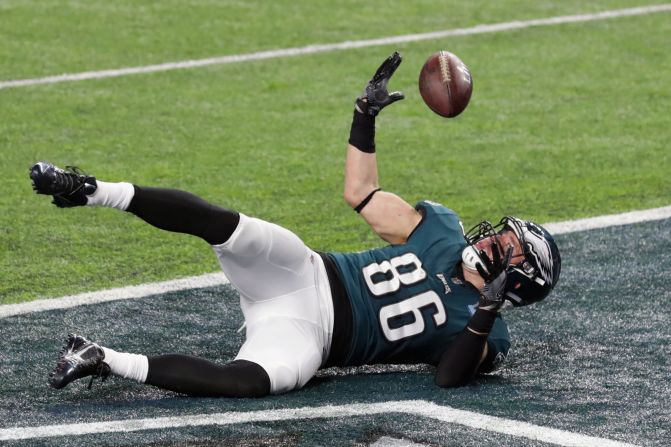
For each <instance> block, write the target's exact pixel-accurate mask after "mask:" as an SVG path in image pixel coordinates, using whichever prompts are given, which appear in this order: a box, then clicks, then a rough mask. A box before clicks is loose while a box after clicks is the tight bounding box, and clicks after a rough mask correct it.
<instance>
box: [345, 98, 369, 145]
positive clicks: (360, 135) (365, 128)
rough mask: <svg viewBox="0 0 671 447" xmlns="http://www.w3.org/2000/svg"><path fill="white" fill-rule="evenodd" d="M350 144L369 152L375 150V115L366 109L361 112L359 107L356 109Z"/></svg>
mask: <svg viewBox="0 0 671 447" xmlns="http://www.w3.org/2000/svg"><path fill="white" fill-rule="evenodd" d="M364 104H365V103H364ZM358 106H359V104H358V101H357V107H358ZM349 144H351V145H352V146H354V147H355V148H357V149H359V150H360V151H361V152H365V153H367V154H372V153H374V152H375V117H374V116H373V115H368V114H367V113H365V111H364V113H361V112H358V111H357V109H355V110H354V116H353V117H352V128H351V129H350V133H349Z"/></svg>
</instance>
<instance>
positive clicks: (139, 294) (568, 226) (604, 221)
mask: <svg viewBox="0 0 671 447" xmlns="http://www.w3.org/2000/svg"><path fill="white" fill-rule="evenodd" d="M668 218H671V206H665V207H662V208H652V209H648V210H641V211H631V212H627V213H621V214H609V215H606V216H599V217H591V218H588V219H578V220H569V221H565V222H553V223H548V224H544V225H543V226H544V227H545V228H546V229H547V230H548V231H549V232H550V233H552V234H565V233H573V232H577V231H586V230H593V229H598V228H606V227H612V226H617V225H630V224H634V223H639V222H648V221H654V220H662V219H668ZM228 283H229V281H228V279H227V278H226V276H224V274H223V273H221V272H219V273H208V274H206V275H200V276H191V277H187V278H182V279H176V280H171V281H162V282H155V283H147V284H140V285H137V286H128V287H120V288H116V289H106V290H99V291H96V292H86V293H80V294H77V295H70V296H63V297H60V298H50V299H42V300H35V301H29V302H26V303H19V304H4V305H0V319H2V318H7V317H11V316H13V315H23V314H28V313H33V312H41V311H45V310H55V309H67V308H71V307H76V306H81V305H87V304H96V303H104V302H107V301H116V300H127V299H133V298H144V297H147V296H150V295H158V294H162V293H167V292H175V291H179V290H188V289H199V288H203V287H214V286H219V285H223V284H228Z"/></svg>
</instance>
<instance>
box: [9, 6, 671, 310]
mask: <svg viewBox="0 0 671 447" xmlns="http://www.w3.org/2000/svg"><path fill="white" fill-rule="evenodd" d="M336 3H337V4H333V2H309V1H304V2H296V1H292V2H256V3H255V2H222V3H212V2H195V1H191V2H158V3H155V2H113V3H109V2H90V1H70V2H30V1H7V0H5V1H1V2H0V18H1V20H0V42H2V43H1V44H0V59H1V60H2V61H3V63H2V64H0V80H16V79H24V78H31V77H41V76H49V75H57V74H61V73H64V72H70V73H74V72H80V71H88V70H100V69H109V68H120V67H129V66H139V65H146V64H155V63H160V62H170V61H178V60H184V59H192V58H202V57H210V56H220V55H229V54H242V53H249V52H254V51H259V50H267V49H278V48H286V47H295V46H305V45H309V44H313V43H336V42H342V41H347V40H356V39H366V38H373V37H387V36H393V35H399V34H407V33H420V32H427V31H437V30H444V29H452V28H465V27H471V26H474V25H477V24H488V23H499V22H505V21H512V20H525V19H530V18H544V17H552V16H557V15H567V14H576V13H587V12H595V11H605V10H610V9H614V8H623V7H632V6H641V5H645V4H648V3H647V2H637V1H596V2H590V3H589V6H587V5H585V4H584V2H578V1H565V2H549V1H546V2H536V1H533V2H532V1H528V2H525V1H514V2H496V3H495V4H494V3H491V2H456V1H452V2H444V1H428V0H427V1H421V2H402V1H394V2H384V3H383V4H377V3H374V2H373V3H371V4H366V5H360V4H359V2H336ZM307 17H309V20H306V18H307ZM670 17H671V13H658V14H650V15H644V16H637V17H626V18H617V19H612V20H605V21H597V22H586V23H577V24H567V25H558V26H546V27H537V28H530V29H524V30H517V31H507V32H500V33H489V34H481V35H473V36H462V37H452V38H448V39H442V40H437V41H425V42H416V43H407V44H400V45H390V46H380V47H370V48H361V49H357V50H347V51H339V52H332V53H324V54H314V55H309V56H301V57H292V58H283V59H271V60H266V61H258V62H248V63H240V64H229V65H222V66H211V67H206V68H201V69H193V70H179V71H170V72H164V73H155V74H147V75H135V76H128V77H119V78H112V79H102V80H91V81H84V82H73V83H62V84H54V85H42V86H34V87H24V88H15V89H2V90H0V104H1V105H2V107H0V146H1V147H2V151H1V152H0V153H1V154H2V155H1V156H2V169H3V173H4V176H3V180H4V182H5V184H4V187H3V189H2V195H0V207H1V209H2V212H1V213H0V228H2V238H1V240H0V244H2V245H1V246H0V249H1V253H2V258H1V259H0V268H1V271H2V272H3V281H1V282H0V302H3V303H10V302H17V301H23V300H31V299H35V298H38V297H52V296H62V295H67V294H71V293H76V292H81V291H85V290H96V289H100V288H105V287H111V286H120V285H126V284H138V283H143V282H146V281H151V280H158V279H168V278H174V277H179V276H185V275H192V274H198V273H203V272H210V271H214V270H216V268H217V266H216V263H215V260H214V258H213V256H211V253H210V252H209V250H208V248H207V246H205V245H203V244H202V243H201V242H200V241H197V240H188V239H184V238H181V237H177V236H173V235H165V234H160V233H158V232H156V231H154V230H153V229H151V228H147V227H146V226H145V225H143V224H142V223H141V222H139V221H138V220H137V219H135V218H133V217H131V216H128V215H123V214H121V213H117V212H114V211H113V210H91V209H86V210H83V209H76V210H65V211H63V210H58V209H55V208H54V207H52V206H51V205H49V203H48V200H47V199H46V198H44V197H35V196H33V195H32V193H31V190H30V184H29V181H28V178H27V170H28V167H29V166H30V165H31V164H32V163H33V162H34V161H36V160H39V159H47V160H50V161H52V162H54V163H57V164H60V165H66V164H76V165H78V166H80V167H82V168H84V169H85V170H87V171H89V172H90V173H93V174H94V175H96V176H98V178H100V179H102V180H111V181H115V180H128V181H132V182H135V183H138V184H142V185H158V186H171V187H177V188H183V189H187V190H190V191H193V192H195V193H197V194H200V195H202V196H204V197H205V198H207V199H210V200H212V201H215V202H217V203H220V204H222V205H225V206H228V207H232V208H235V209H238V210H241V211H242V212H244V213H247V214H251V215H255V216H259V217H262V218H266V219H270V220H273V221H276V222H278V223H280V224H283V225H285V226H287V227H289V228H291V229H293V230H295V231H296V232H297V233H298V234H299V235H300V236H301V237H303V238H304V239H305V240H306V241H307V243H308V244H309V245H311V246H312V247H314V248H317V249H333V250H351V249H360V248H365V247H370V246H373V245H376V244H379V242H380V241H378V240H377V239H376V238H375V236H373V235H372V233H371V232H370V231H369V229H368V228H367V226H366V225H365V224H364V223H363V222H362V221H361V220H360V219H359V218H358V217H357V216H356V215H355V213H352V212H351V211H350V210H349V209H348V207H347V206H346V204H345V203H344V201H343V200H342V198H341V190H342V172H343V168H342V165H343V157H344V147H345V143H346V140H347V135H348V129H349V122H350V119H351V118H350V116H351V109H352V101H353V98H354V97H355V96H356V95H357V94H358V93H359V92H360V91H361V88H362V87H363V85H364V84H365V82H366V81H367V80H368V79H369V77H370V76H371V75H372V73H373V72H374V70H375V69H376V68H377V66H378V64H379V63H380V62H381V61H382V60H383V59H384V58H385V57H386V56H387V55H388V54H390V53H391V52H392V51H393V50H394V49H398V50H399V51H401V52H402V54H403V55H404V57H405V61H404V63H403V65H402V66H401V68H400V69H399V71H398V72H397V74H396V75H395V78H394V80H393V83H392V87H393V88H397V89H401V90H403V91H405V93H406V95H407V99H406V100H405V101H403V102H401V103H399V104H395V105H394V106H393V108H390V109H388V110H385V112H384V113H383V114H382V115H381V117H380V118H379V120H378V137H377V142H378V152H379V163H380V177H381V182H382V186H383V187H384V188H385V189H387V190H391V191H395V192H398V193H399V194H401V195H402V196H403V197H404V198H406V199H407V200H408V201H410V202H414V201H416V200H419V199H423V198H430V199H432V200H436V201H440V202H442V203H445V204H447V205H448V206H451V207H453V208H454V209H456V210H457V211H458V212H460V214H461V215H462V217H463V219H464V222H465V223H466V224H467V225H468V224H472V223H475V222H476V221H479V220H480V219H482V218H491V219H494V218H497V216H499V215H501V214H503V213H514V214H518V215H524V216H527V217H530V218H533V219H536V220H538V221H541V222H547V221H556V220H564V219H571V218H575V217H583V216H595V215H600V214H604V213H611V212H617V211H625V210H631V209H642V208H649V207H654V206H661V205H666V204H668V202H669V197H670V196H671V180H670V179H669V176H668V172H669V171H670V168H671V162H670V161H669V150H668V147H667V146H668V144H667V143H668V140H669V137H670V136H671V132H670V131H669V126H668V117H667V115H668V110H669V108H670V107H669V106H670V105H671V98H670V97H669V94H670V89H669V82H668V81H669V76H668V73H669V72H670V69H671V55H670V54H669V52H668V51H667V47H668V36H669V34H670V33H671V20H669V18H670ZM400 18H402V20H401V19H400ZM443 48H446V49H449V50H452V51H453V52H455V53H457V54H458V55H460V56H461V57H462V59H463V60H464V61H465V62H466V63H467V64H468V65H469V66H470V68H471V71H472V73H473V77H474V85H475V90H474V94H473V97H472V101H471V104H470V105H469V108H468V109H467V111H466V112H465V113H464V114H463V115H462V116H461V117H459V118H458V119H456V120H450V121H447V120H444V119H440V118H438V117H437V116H436V115H433V114H432V113H431V112H430V111H429V110H428V109H427V108H426V107H425V106H424V105H423V104H422V102H421V100H420V97H419V94H418V91H417V86H416V79H417V76H418V72H419V68H420V67H421V65H422V63H423V62H424V60H425V59H426V57H427V56H428V55H429V54H431V53H432V52H434V51H436V50H438V49H443Z"/></svg>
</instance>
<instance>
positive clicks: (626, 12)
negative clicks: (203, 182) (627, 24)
mask: <svg viewBox="0 0 671 447" xmlns="http://www.w3.org/2000/svg"><path fill="white" fill-rule="evenodd" d="M669 11H671V4H662V5H650V6H642V7H638V8H628V9H616V10H611V11H603V12H597V13H591V14H577V15H568V16H558V17H549V18H544V19H532V20H523V21H513V22H503V23H494V24H489V25H476V26H473V27H470V28H457V29H451V30H445V31H435V32H430V33H420V34H405V35H402V36H390V37H382V38H378V39H366V40H355V41H345V42H339V43H332V44H315V45H308V46H304V47H295V48H284V49H277V50H268V51H258V52H255V53H246V54H234V55H229V56H219V57H211V58H206V59H194V60H186V61H177V62H166V63H163V64H156V65H145V66H141V67H126V68H116V69H111V70H98V71H85V72H81V73H70V74H62V75H58V76H47V77H43V78H33V79H18V80H8V81H0V90H1V89H10V88H19V87H29V86H33V85H40V84H56V83H59V82H76V81H85V80H88V79H103V78H114V77H118V76H128V75H135V74H145V73H156V72H161V71H170V70H180V69H184V68H197V67H206V66H209V65H223V64H232V63H237V62H249V61H260V60H264V59H276V58H285V57H293V56H303V55H308V54H316V53H326V52H331V51H342V50H350V49H354V48H365V47H376V46H384V45H392V44H402V43H408V42H419V41H424V40H438V39H444V38H446V37H456V36H469V35H474V34H485V33H497V32H502V31H511V30H517V29H524V28H532V27H539V26H554V25H562V24H566V23H578V22H593V21H597V20H607V19H614V18H618V17H631V16H638V15H645V14H655V13H660V12H669Z"/></svg>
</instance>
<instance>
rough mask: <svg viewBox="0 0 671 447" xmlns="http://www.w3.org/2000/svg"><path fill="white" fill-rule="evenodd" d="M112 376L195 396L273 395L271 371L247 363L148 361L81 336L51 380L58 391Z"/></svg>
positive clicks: (177, 357)
mask: <svg viewBox="0 0 671 447" xmlns="http://www.w3.org/2000/svg"><path fill="white" fill-rule="evenodd" d="M110 374H112V375H115V376H118V377H123V378H126V379H131V380H135V381H137V382H140V383H146V384H149V385H154V386H157V387H160V388H163V389H167V390H171V391H175V392H178V393H184V394H188V395H191V396H209V397H260V396H265V395H267V394H268V393H269V392H270V380H269V378H268V374H266V372H265V370H264V369H263V368H262V367H260V366H259V365H258V364H256V363H253V362H251V361H247V360H235V361H233V362H230V363H227V364H224V365H219V364H216V363H214V362H211V361H208V360H205V359H201V358H198V357H193V356H188V355H181V354H168V355H161V356H153V357H147V356H144V355H140V354H130V353H126V352H117V351H115V350H113V349H109V348H105V347H102V346H100V345H97V344H96V343H93V342H91V341H89V340H87V339H85V338H84V337H81V336H79V335H70V336H69V338H68V341H67V343H66V345H65V347H64V348H63V350H62V354H61V358H60V359H59V361H58V364H57V365H56V368H55V369H54V370H53V372H52V373H51V374H50V376H49V383H50V384H51V386H52V387H54V388H63V387H65V386H67V385H68V384H69V383H70V382H72V381H74V380H77V379H81V378H84V377H91V378H92V379H93V378H94V377H102V378H103V380H105V379H106V378H107V376H109V375H110Z"/></svg>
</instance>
